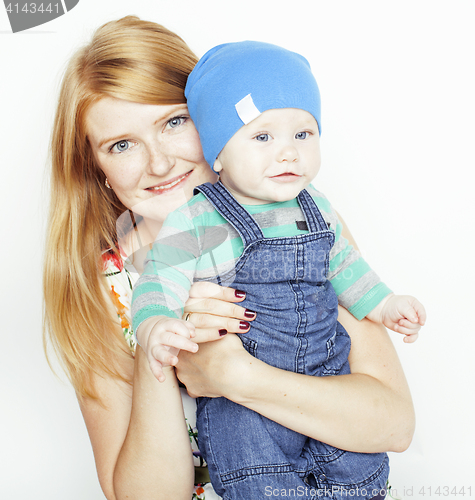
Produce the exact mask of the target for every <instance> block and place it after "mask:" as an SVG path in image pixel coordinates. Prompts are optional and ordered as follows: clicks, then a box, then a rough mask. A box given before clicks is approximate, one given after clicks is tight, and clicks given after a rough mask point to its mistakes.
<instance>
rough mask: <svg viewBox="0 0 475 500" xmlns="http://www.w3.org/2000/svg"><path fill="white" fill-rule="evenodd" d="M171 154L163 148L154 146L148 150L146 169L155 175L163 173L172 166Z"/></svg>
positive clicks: (173, 162)
mask: <svg viewBox="0 0 475 500" xmlns="http://www.w3.org/2000/svg"><path fill="white" fill-rule="evenodd" d="M174 164H175V161H174V159H173V156H172V155H170V154H168V153H167V152H166V151H164V149H163V148H160V147H155V148H153V149H150V150H149V157H148V170H149V172H150V173H152V174H155V175H165V174H167V173H168V172H169V171H170V170H171V169H172V168H173V166H174Z"/></svg>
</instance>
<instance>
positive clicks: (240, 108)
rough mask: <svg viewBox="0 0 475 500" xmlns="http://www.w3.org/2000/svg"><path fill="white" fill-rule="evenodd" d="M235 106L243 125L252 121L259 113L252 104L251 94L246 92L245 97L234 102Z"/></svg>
mask: <svg viewBox="0 0 475 500" xmlns="http://www.w3.org/2000/svg"><path fill="white" fill-rule="evenodd" d="M235 108H236V111H237V114H238V115H239V118H241V120H242V121H243V123H244V125H247V124H248V123H249V122H252V120H254V119H255V118H257V117H258V116H259V115H260V114H261V112H260V111H259V110H258V109H257V107H256V105H255V104H254V101H253V100H252V97H251V94H247V96H246V97H243V98H242V99H241V100H240V101H239V102H238V103H237V104H235Z"/></svg>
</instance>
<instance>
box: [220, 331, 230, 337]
mask: <svg viewBox="0 0 475 500" xmlns="http://www.w3.org/2000/svg"><path fill="white" fill-rule="evenodd" d="M227 333H228V331H227V330H224V329H223V330H219V336H220V337H222V336H223V335H226V334H227Z"/></svg>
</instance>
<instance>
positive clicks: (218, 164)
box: [213, 155, 223, 174]
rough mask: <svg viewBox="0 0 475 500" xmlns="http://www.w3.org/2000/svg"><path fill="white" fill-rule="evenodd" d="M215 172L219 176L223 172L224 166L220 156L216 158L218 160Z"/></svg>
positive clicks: (215, 161)
mask: <svg viewBox="0 0 475 500" xmlns="http://www.w3.org/2000/svg"><path fill="white" fill-rule="evenodd" d="M213 170H214V171H215V172H216V173H217V174H219V172H221V170H223V165H221V160H220V159H219V155H218V157H217V158H216V160H214V165H213Z"/></svg>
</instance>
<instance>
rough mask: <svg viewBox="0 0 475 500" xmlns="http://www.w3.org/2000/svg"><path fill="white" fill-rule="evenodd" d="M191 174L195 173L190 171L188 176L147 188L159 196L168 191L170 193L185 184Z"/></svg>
mask: <svg viewBox="0 0 475 500" xmlns="http://www.w3.org/2000/svg"><path fill="white" fill-rule="evenodd" d="M191 172H193V170H190V171H189V172H187V173H186V174H183V175H178V176H176V177H173V179H169V180H168V181H165V182H162V183H160V184H156V185H155V186H152V187H149V188H146V190H147V191H152V192H153V193H157V194H162V193H164V192H166V191H170V190H171V189H173V188H174V187H176V186H178V185H179V184H180V183H181V182H183V181H184V180H185V179H186V178H187V177H188V176H189V175H190V174H191Z"/></svg>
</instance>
